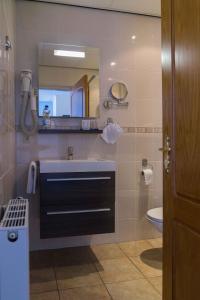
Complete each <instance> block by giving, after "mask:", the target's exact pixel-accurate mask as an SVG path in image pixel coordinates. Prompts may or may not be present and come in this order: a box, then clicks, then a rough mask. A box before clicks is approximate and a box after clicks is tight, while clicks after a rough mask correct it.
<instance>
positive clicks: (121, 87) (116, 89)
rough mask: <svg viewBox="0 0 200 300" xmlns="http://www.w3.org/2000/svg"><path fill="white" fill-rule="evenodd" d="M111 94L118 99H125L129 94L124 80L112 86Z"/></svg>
mask: <svg viewBox="0 0 200 300" xmlns="http://www.w3.org/2000/svg"><path fill="white" fill-rule="evenodd" d="M111 95H112V96H113V98H115V99H116V100H119V101H120V100H121V101H122V100H125V99H126V97H127V95H128V89H127V86H126V85H125V84H124V83H123V82H116V83H114V84H113V85H112V86H111Z"/></svg>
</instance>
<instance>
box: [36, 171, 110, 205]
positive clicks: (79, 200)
mask: <svg viewBox="0 0 200 300" xmlns="http://www.w3.org/2000/svg"><path fill="white" fill-rule="evenodd" d="M102 200H103V201H108V202H114V201H115V172H88V173H57V174H40V203H41V206H46V205H48V206H49V205H53V206H54V205H75V206H76V205H82V204H84V205H87V204H88V203H91V202H92V203H94V204H98V203H102Z"/></svg>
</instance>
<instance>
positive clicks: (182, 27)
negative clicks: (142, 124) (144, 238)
mask: <svg viewBox="0 0 200 300" xmlns="http://www.w3.org/2000/svg"><path fill="white" fill-rule="evenodd" d="M162 48H163V51H162V61H163V112H164V115H163V130H164V144H165V142H166V137H167V136H169V138H170V144H171V151H169V150H170V149H168V152H167V151H166V152H165V153H164V154H165V155H164V156H165V157H166V155H167V154H169V155H170V165H169V173H167V172H166V171H165V172H164V267H163V268H164V275H163V283H164V284H163V299H164V300H199V299H200V1H199V0H162ZM166 150H167V149H166Z"/></svg>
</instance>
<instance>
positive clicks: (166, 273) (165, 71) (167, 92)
mask: <svg viewBox="0 0 200 300" xmlns="http://www.w3.org/2000/svg"><path fill="white" fill-rule="evenodd" d="M161 17H162V18H161V24H162V25H161V28H162V102H163V145H164V139H165V137H166V136H169V137H170V140H171V141H172V136H173V120H172V112H173V109H172V108H173V76H172V74H173V55H172V53H173V52H172V51H173V49H172V47H173V42H172V26H173V23H172V0H161ZM170 158H171V164H173V162H174V160H173V149H172V151H171V154H170ZM170 169H172V166H170ZM172 188H173V182H172V176H171V175H170V173H169V174H167V173H166V172H165V170H163V219H164V227H163V300H172V299H173V290H172V282H173V216H172V213H173V197H172Z"/></svg>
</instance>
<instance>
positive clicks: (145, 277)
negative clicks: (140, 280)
mask: <svg viewBox="0 0 200 300" xmlns="http://www.w3.org/2000/svg"><path fill="white" fill-rule="evenodd" d="M117 246H118V247H119V249H120V250H121V251H122V252H123V253H124V255H125V256H126V257H127V258H128V260H129V261H130V262H131V264H132V265H133V266H134V267H135V268H136V269H137V270H138V271H139V272H140V273H141V274H142V276H143V277H144V279H146V280H147V281H148V283H149V284H150V285H151V286H152V287H153V289H154V290H155V291H156V292H157V293H158V294H159V295H161V296H162V294H160V293H159V292H158V290H157V289H156V288H155V286H154V285H153V284H152V283H151V282H150V281H149V279H148V278H150V277H147V276H146V275H145V274H144V273H143V272H142V271H141V270H140V269H139V268H138V267H137V266H136V265H135V264H134V262H133V261H132V260H131V259H130V257H129V256H128V255H127V254H126V253H125V251H123V250H122V248H120V246H119V244H117ZM151 246H152V245H151ZM152 248H154V247H152ZM138 256H140V255H136V256H135V257H138ZM155 277H160V276H154V277H153V278H155ZM161 277H162V276H161Z"/></svg>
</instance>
